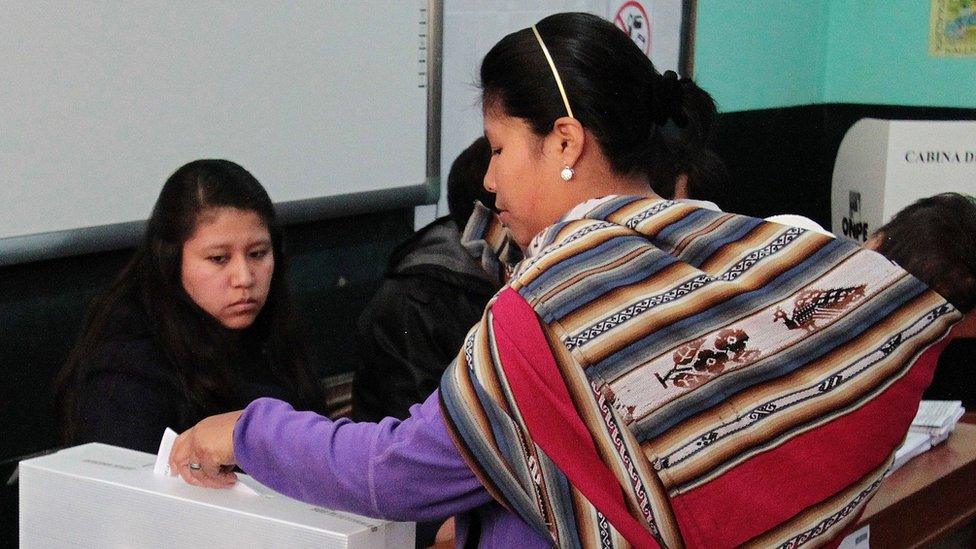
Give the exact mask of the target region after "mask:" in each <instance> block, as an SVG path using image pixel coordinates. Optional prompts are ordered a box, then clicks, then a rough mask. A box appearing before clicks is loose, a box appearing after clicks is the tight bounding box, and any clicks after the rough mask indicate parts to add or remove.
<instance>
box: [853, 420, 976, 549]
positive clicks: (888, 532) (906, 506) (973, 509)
mask: <svg viewBox="0 0 976 549" xmlns="http://www.w3.org/2000/svg"><path fill="white" fill-rule="evenodd" d="M967 416H968V417H967V418H966V419H965V420H964V421H974V420H976V415H970V414H967ZM974 518H976V425H973V424H970V423H964V422H960V423H959V424H958V425H956V428H955V430H954V431H953V432H952V434H951V435H950V436H949V439H948V440H946V441H945V442H943V443H942V444H939V445H938V446H936V447H935V448H933V449H931V450H929V451H927V452H925V453H923V454H921V455H919V456H917V457H915V458H913V459H912V460H911V461H909V462H908V463H906V464H905V465H904V466H902V467H901V468H900V469H898V470H897V471H895V472H894V473H892V475H891V476H890V477H888V478H887V479H885V480H884V482H883V483H882V484H881V487H880V488H878V493H877V495H875V497H874V498H873V499H872V500H871V501H870V502H869V503H868V506H867V508H866V509H865V510H864V515H863V516H862V517H861V520H860V522H859V523H858V526H857V527H856V528H860V527H861V526H864V525H865V524H868V525H870V527H871V548H872V549H878V548H885V547H898V548H905V547H919V546H921V545H923V544H926V543H930V542H933V541H935V540H938V539H939V538H941V537H942V536H944V535H946V534H949V533H950V532H953V531H954V530H956V529H958V528H961V527H963V526H965V525H966V524H968V523H970V522H971V521H973V519H974Z"/></svg>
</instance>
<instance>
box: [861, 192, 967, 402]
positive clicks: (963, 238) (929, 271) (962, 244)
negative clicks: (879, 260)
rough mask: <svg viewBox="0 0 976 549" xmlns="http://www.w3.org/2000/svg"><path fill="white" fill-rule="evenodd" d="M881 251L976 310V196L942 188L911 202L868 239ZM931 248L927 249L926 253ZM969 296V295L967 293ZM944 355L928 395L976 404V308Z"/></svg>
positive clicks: (958, 328)
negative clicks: (941, 191) (975, 296)
mask: <svg viewBox="0 0 976 549" xmlns="http://www.w3.org/2000/svg"><path fill="white" fill-rule="evenodd" d="M866 246H867V247H869V248H871V249H873V250H877V251H878V252H880V253H881V254H883V255H884V256H885V257H887V258H888V259H891V260H892V261H895V262H896V263H898V264H899V265H901V266H902V267H904V268H905V269H906V270H908V271H909V272H911V273H912V274H914V275H915V276H917V277H919V278H921V279H922V280H924V281H925V282H926V283H927V284H928V285H929V286H930V287H931V288H932V289H933V290H935V291H936V292H939V293H940V294H941V295H943V296H944V297H945V298H946V299H949V300H951V301H953V302H957V303H962V304H963V306H962V307H960V308H961V309H965V310H968V309H972V308H974V307H976V302H974V299H973V297H972V296H974V295H976V200H974V198H973V197H972V196H969V195H965V194H960V193H951V192H950V193H941V194H937V195H935V196H930V197H927V198H922V199H920V200H917V201H916V202H914V203H912V204H910V205H909V206H907V207H905V208H904V209H902V210H901V211H899V212H898V213H897V214H895V215H894V217H892V218H891V220H890V221H888V223H886V224H885V225H884V226H882V227H881V228H880V229H878V230H877V231H876V232H875V233H874V234H873V235H872V237H871V239H870V240H868V242H867V244H866ZM922 252H927V253H922ZM967 296H968V297H967ZM950 338H952V341H951V342H949V344H948V345H947V347H946V348H945V350H944V351H943V352H942V354H941V355H939V365H938V367H937V368H936V370H935V376H934V378H933V379H932V384H931V385H929V387H928V389H926V390H925V394H924V395H923V397H924V398H925V399H929V400H959V401H962V404H963V407H965V408H966V409H967V410H973V409H976V376H974V375H973V371H972V369H973V359H974V357H976V313H972V312H970V313H968V314H967V315H966V317H965V318H964V320H963V321H962V322H960V323H959V324H957V325H956V326H955V327H953V329H952V331H951V332H950Z"/></svg>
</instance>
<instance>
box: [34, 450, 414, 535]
mask: <svg viewBox="0 0 976 549" xmlns="http://www.w3.org/2000/svg"><path fill="white" fill-rule="evenodd" d="M155 459H156V456H154V455H152V454H146V453H143V452H136V451H134V450H128V449H125V448H118V447H115V446H108V445H105V444H97V443H92V444H85V445H82V446H75V447H73V448H68V449H65V450H61V451H59V452H57V453H54V454H49V455H46V456H42V457H37V458H33V459H29V460H26V461H22V462H21V463H20V546H21V547H22V548H31V547H45V548H47V547H153V548H156V547H203V548H206V549H218V548H223V547H227V548H233V549H242V548H245V547H289V548H293V547H315V548H317V549H328V548H349V549H355V548H367V547H368V548H374V547H376V548H394V547H396V548H412V547H413V546H414V524H413V523H398V522H389V521H384V520H376V519H370V518H366V517H360V516H358V515H353V514H350V513H343V512H339V511H333V510H330V509H324V508H321V507H316V506H314V505H309V504H306V503H302V502H299V501H296V500H294V499H291V498H289V497H287V496H283V495H281V494H277V493H275V492H273V491H272V490H270V489H269V488H267V487H264V486H262V485H260V484H259V483H257V482H256V481H254V480H253V479H251V478H250V477H247V476H245V475H238V476H239V478H241V482H244V483H246V484H247V485H248V486H250V487H252V488H254V490H255V491H257V492H258V495H254V494H247V493H241V492H239V491H236V490H216V489H209V488H200V487H197V486H191V485H189V484H186V483H185V482H183V480H182V479H180V478H179V477H168V476H161V475H156V474H154V473H153V465H154V463H155Z"/></svg>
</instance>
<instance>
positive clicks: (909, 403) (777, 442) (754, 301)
mask: <svg viewBox="0 0 976 549" xmlns="http://www.w3.org/2000/svg"><path fill="white" fill-rule="evenodd" d="M481 85H482V90H483V96H482V99H483V112H484V115H485V120H484V125H485V133H486V135H487V137H488V140H489V142H490V144H491V148H492V160H491V162H490V165H489V167H488V172H487V174H486V176H485V187H486V188H487V189H488V190H489V191H492V192H495V193H496V201H495V205H496V207H497V209H498V210H499V211H500V212H501V213H500V218H501V220H502V221H503V222H504V223H505V224H506V225H507V226H508V228H509V230H510V231H511V233H512V236H513V237H514V239H515V240H516V242H518V244H519V245H520V246H521V247H523V248H524V250H525V252H526V259H524V260H523V261H522V262H521V263H519V265H518V266H517V267H516V269H515V271H514V273H513V274H512V276H511V278H510V279H509V280H508V282H507V283H506V285H505V286H504V287H503V288H502V289H501V290H500V291H499V292H498V294H497V295H496V296H495V297H494V298H492V300H491V301H490V302H489V304H488V306H487V307H486V309H485V313H484V315H483V316H482V319H481V321H480V322H479V323H478V324H477V325H476V326H475V327H473V328H472V329H471V331H470V332H469V333H468V335H467V336H466V338H465V342H464V344H463V345H462V347H461V350H460V351H459V353H458V355H457V357H456V358H455V361H454V363H453V364H452V365H451V366H450V367H449V368H448V370H447V371H446V372H445V375H444V377H443V378H442V381H441V385H440V388H439V390H438V391H437V392H435V393H434V395H432V396H431V397H430V398H428V399H427V400H426V401H425V402H424V403H423V404H420V405H418V406H415V407H413V408H412V409H411V415H410V417H408V418H407V419H405V420H402V421H400V420H395V419H392V418H387V419H384V420H382V421H380V422H379V423H354V422H351V421H348V420H340V421H336V422H332V421H329V420H328V419H327V418H322V417H319V416H316V415H315V414H310V413H302V412H296V411H294V410H292V409H291V407H289V406H288V405H287V404H285V403H282V402H278V401H275V400H273V399H261V400H258V401H256V402H253V403H251V404H250V405H249V406H248V407H247V409H246V410H243V411H242V412H231V413H227V414H222V415H218V416H214V417H211V418H207V419H205V420H203V421H201V422H200V423H199V424H197V425H196V426H194V427H193V428H192V429H190V430H189V431H187V432H185V433H183V434H182V435H181V436H180V437H179V438H178V439H177V441H176V443H175V445H174V447H173V452H172V453H171V455H170V467H171V468H172V470H173V471H178V473H179V474H180V475H181V476H182V477H183V478H184V479H185V480H187V482H190V483H193V484H197V485H203V486H214V487H219V486H228V485H230V484H232V483H233V482H234V476H233V475H232V474H231V473H227V472H225V471H226V468H223V467H222V466H226V465H231V464H238V465H239V466H240V467H241V468H242V469H243V470H244V471H246V472H247V473H249V474H251V475H252V476H254V477H255V478H256V479H257V480H259V481H261V482H262V483H264V484H266V485H268V486H270V487H272V488H274V489H276V490H278V491H281V492H283V493H285V494H288V495H290V496H292V497H296V498H298V499H302V500H304V501H310V502H316V503H318V504H320V505H326V506H330V507H334V508H338V509H345V510H349V511H353V512H357V513H362V514H367V515H372V516H378V517H385V518H392V519H399V520H430V519H436V518H441V517H444V516H448V515H457V524H458V536H457V539H458V544H459V546H461V544H468V543H470V544H472V545H474V544H477V545H478V546H479V547H551V546H553V545H556V546H559V547H629V546H634V547H659V546H667V547H681V546H689V547H727V546H738V545H747V544H751V545H757V546H776V545H780V544H784V545H800V544H802V543H808V542H810V543H813V544H815V545H819V544H821V543H824V542H826V541H829V540H830V539H831V538H833V537H835V536H837V535H839V534H841V533H842V532H843V530H844V528H845V527H846V526H848V525H850V524H852V523H853V521H855V520H856V518H857V514H858V513H859V511H860V510H862V509H863V508H864V505H865V503H866V502H867V501H868V499H870V497H871V496H872V495H873V493H874V490H875V489H876V488H877V486H878V484H879V483H880V482H881V479H882V478H883V477H884V473H885V470H886V469H887V468H888V466H889V465H890V463H891V458H892V456H893V454H894V451H895V449H896V448H897V446H898V445H899V444H900V443H901V441H902V439H903V438H904V436H905V434H906V432H907V430H908V426H909V424H910V422H911V419H912V417H913V416H914V414H915V410H916V407H917V405H918V401H919V398H920V397H921V393H922V389H923V388H924V386H925V384H926V383H927V381H928V378H930V376H931V369H932V368H933V367H934V362H933V361H931V360H929V359H928V357H927V355H922V357H921V358H918V357H919V355H920V354H921V353H923V352H925V350H926V349H927V348H929V347H930V346H932V344H933V343H934V342H936V341H938V340H939V338H941V337H942V336H943V335H944V334H945V333H946V331H947V330H948V329H949V327H950V325H951V324H952V323H953V322H955V321H957V320H958V319H959V318H960V317H961V315H960V313H959V311H958V309H957V306H965V303H960V304H959V305H957V306H954V305H953V304H950V303H948V302H947V301H946V300H945V299H944V298H943V297H941V296H939V295H937V294H936V293H935V292H933V291H931V290H929V289H928V288H927V287H926V286H925V285H924V284H923V283H922V282H920V281H919V280H917V279H916V278H914V277H912V276H910V275H909V274H908V273H906V272H905V271H904V270H903V269H901V268H899V267H898V266H896V265H894V264H892V263H891V262H890V261H888V260H887V259H885V258H884V257H883V256H881V255H879V254H877V253H875V252H873V251H870V250H864V249H861V248H860V247H859V246H857V245H856V244H854V243H852V242H845V241H842V240H839V239H834V238H830V237H828V236H825V235H821V234H818V233H815V232H812V231H808V230H804V229H802V228H796V227H789V226H785V225H781V224H777V223H771V222H765V221H763V220H761V219H755V218H751V217H746V216H740V215H735V214H730V213H722V212H716V211H712V210H708V209H703V208H700V207H697V206H694V205H690V204H681V203H678V202H675V201H670V200H663V199H661V198H660V197H659V196H657V195H656V194H654V193H653V192H651V191H650V186H649V182H650V179H651V177H652V175H653V174H654V173H655V168H654V165H653V164H654V163H655V162H658V161H660V159H661V158H666V157H667V154H668V151H669V150H673V149H671V148H670V147H669V141H670V140H671V139H680V140H683V141H686V142H687V143H688V144H689V146H692V147H695V146H704V142H705V140H706V137H707V135H708V134H709V131H710V128H711V126H712V120H713V118H714V115H715V107H714V104H713V102H712V100H711V98H710V97H709V96H708V94H707V93H705V92H704V91H702V90H701V89H700V88H698V86H696V85H695V84H694V82H692V81H690V80H687V79H679V78H678V77H677V75H675V74H674V73H670V72H667V73H665V74H663V75H662V74H660V73H658V72H657V71H656V70H655V69H654V67H653V65H652V64H651V62H650V61H649V60H648V58H647V57H646V56H645V55H644V54H643V52H641V51H640V49H639V48H638V47H637V46H636V45H635V44H634V43H633V42H632V41H631V40H630V39H629V37H628V36H627V35H626V34H624V33H623V32H621V31H620V30H619V29H617V28H616V27H615V26H614V25H613V24H611V23H609V22H607V21H605V20H603V19H600V18H599V17H596V16H593V15H588V14H558V15H553V16H550V17H547V18H545V19H543V20H542V21H540V22H539V23H538V24H537V25H534V26H533V27H532V28H529V29H524V30H521V31H518V32H515V33H513V34H510V35H508V36H506V37H505V38H503V39H502V40H501V41H500V42H499V43H498V44H496V45H495V46H494V47H493V48H492V49H491V51H489V52H488V54H487V55H486V57H485V59H484V61H483V63H482V65H481ZM665 136H667V138H665ZM924 252H925V253H938V252H939V250H924ZM916 358H918V360H916ZM927 376H928V377H927ZM465 546H466V545H465Z"/></svg>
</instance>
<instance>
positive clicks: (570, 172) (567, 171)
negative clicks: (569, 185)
mask: <svg viewBox="0 0 976 549" xmlns="http://www.w3.org/2000/svg"><path fill="white" fill-rule="evenodd" d="M574 175H576V170H574V169H573V168H570V167H569V166H563V169H562V171H560V172H559V177H561V178H562V179H563V181H569V180H570V179H572V178H573V176H574Z"/></svg>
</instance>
